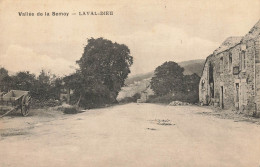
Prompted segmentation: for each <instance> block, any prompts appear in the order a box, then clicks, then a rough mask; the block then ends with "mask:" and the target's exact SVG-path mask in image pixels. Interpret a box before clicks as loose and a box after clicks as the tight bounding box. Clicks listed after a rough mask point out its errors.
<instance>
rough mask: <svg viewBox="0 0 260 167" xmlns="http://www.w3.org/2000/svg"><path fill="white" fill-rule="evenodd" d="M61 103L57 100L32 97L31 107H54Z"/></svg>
mask: <svg viewBox="0 0 260 167" xmlns="http://www.w3.org/2000/svg"><path fill="white" fill-rule="evenodd" d="M59 105H61V102H60V101H59V100H53V99H49V100H38V99H34V98H32V102H31V107H32V108H44V107H55V106H59Z"/></svg>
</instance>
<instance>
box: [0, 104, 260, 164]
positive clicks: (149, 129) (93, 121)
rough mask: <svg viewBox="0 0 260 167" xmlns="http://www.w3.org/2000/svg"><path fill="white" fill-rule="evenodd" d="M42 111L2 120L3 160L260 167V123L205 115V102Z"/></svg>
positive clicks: (0, 161) (0, 143)
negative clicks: (69, 112)
mask: <svg viewBox="0 0 260 167" xmlns="http://www.w3.org/2000/svg"><path fill="white" fill-rule="evenodd" d="M37 112H42V113H45V114H42V113H37ZM37 112H32V113H31V115H30V116H29V117H21V116H6V117H4V118H2V119H0V134H1V136H0V167H18V166H19V167H110V166H116V167H125V166H131V167H145V166H147V167H148V166H149V167H259V166H260V126H259V125H258V124H254V123H250V122H235V121H234V120H231V119H220V118H217V117H214V116H212V115H205V114H200V113H202V112H212V111H211V110H210V109H207V108H203V107H197V106H164V105H156V104H134V103H132V104H126V105H118V106H114V107H109V108H103V109H94V110H87V111H86V112H83V113H79V114H76V115H64V114H62V113H61V112H57V111H55V112H56V114H53V112H54V111H44V110H37Z"/></svg>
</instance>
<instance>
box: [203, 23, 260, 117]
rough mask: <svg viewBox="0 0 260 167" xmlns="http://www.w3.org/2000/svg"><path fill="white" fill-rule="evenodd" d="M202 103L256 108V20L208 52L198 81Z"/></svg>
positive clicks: (259, 79) (259, 80)
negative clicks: (242, 33)
mask: <svg viewBox="0 0 260 167" xmlns="http://www.w3.org/2000/svg"><path fill="white" fill-rule="evenodd" d="M199 99H200V103H201V104H203V105H215V106H219V107H221V108H223V109H236V110H239V111H242V112H244V113H248V114H255V113H257V112H260V20H259V21H258V22H257V23H256V25H255V26H254V27H253V28H252V29H251V30H250V31H249V33H248V34H246V35H245V36H244V37H229V38H227V39H226V40H225V41H224V42H223V43H222V45H221V46H220V47H219V48H218V49H216V50H215V51H214V52H213V54H212V55H210V56H208V57H207V59H206V62H205V65H204V69H203V72H202V77H201V80H200V85H199Z"/></svg>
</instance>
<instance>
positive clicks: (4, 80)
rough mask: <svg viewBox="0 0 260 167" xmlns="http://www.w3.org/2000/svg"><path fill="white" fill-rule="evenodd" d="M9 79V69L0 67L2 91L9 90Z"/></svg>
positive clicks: (0, 89)
mask: <svg viewBox="0 0 260 167" xmlns="http://www.w3.org/2000/svg"><path fill="white" fill-rule="evenodd" d="M8 79H10V78H9V75H8V71H7V70H6V69H5V68H3V67H2V68H0V92H1V91H8V88H9V86H8V82H7V81H8Z"/></svg>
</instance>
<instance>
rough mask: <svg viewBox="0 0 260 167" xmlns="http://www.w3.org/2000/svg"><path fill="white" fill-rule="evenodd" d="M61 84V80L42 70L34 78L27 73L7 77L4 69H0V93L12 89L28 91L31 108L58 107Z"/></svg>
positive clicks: (22, 72)
mask: <svg viewBox="0 0 260 167" xmlns="http://www.w3.org/2000/svg"><path fill="white" fill-rule="evenodd" d="M61 82H62V80H61V78H58V77H56V76H55V75H52V74H51V73H50V72H46V71H44V70H42V71H41V73H40V75H39V76H38V77H36V76H35V75H34V74H31V73H30V72H28V71H21V72H18V73H17V74H15V75H13V76H9V75H8V71H7V70H6V69H3V68H2V69H0V91H3V92H8V91H10V90H12V89H14V90H26V91H30V94H31V96H32V99H33V105H34V106H33V107H44V106H55V105H58V104H59V102H58V101H57V100H58V99H59V95H60V90H61V86H62V85H61Z"/></svg>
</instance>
